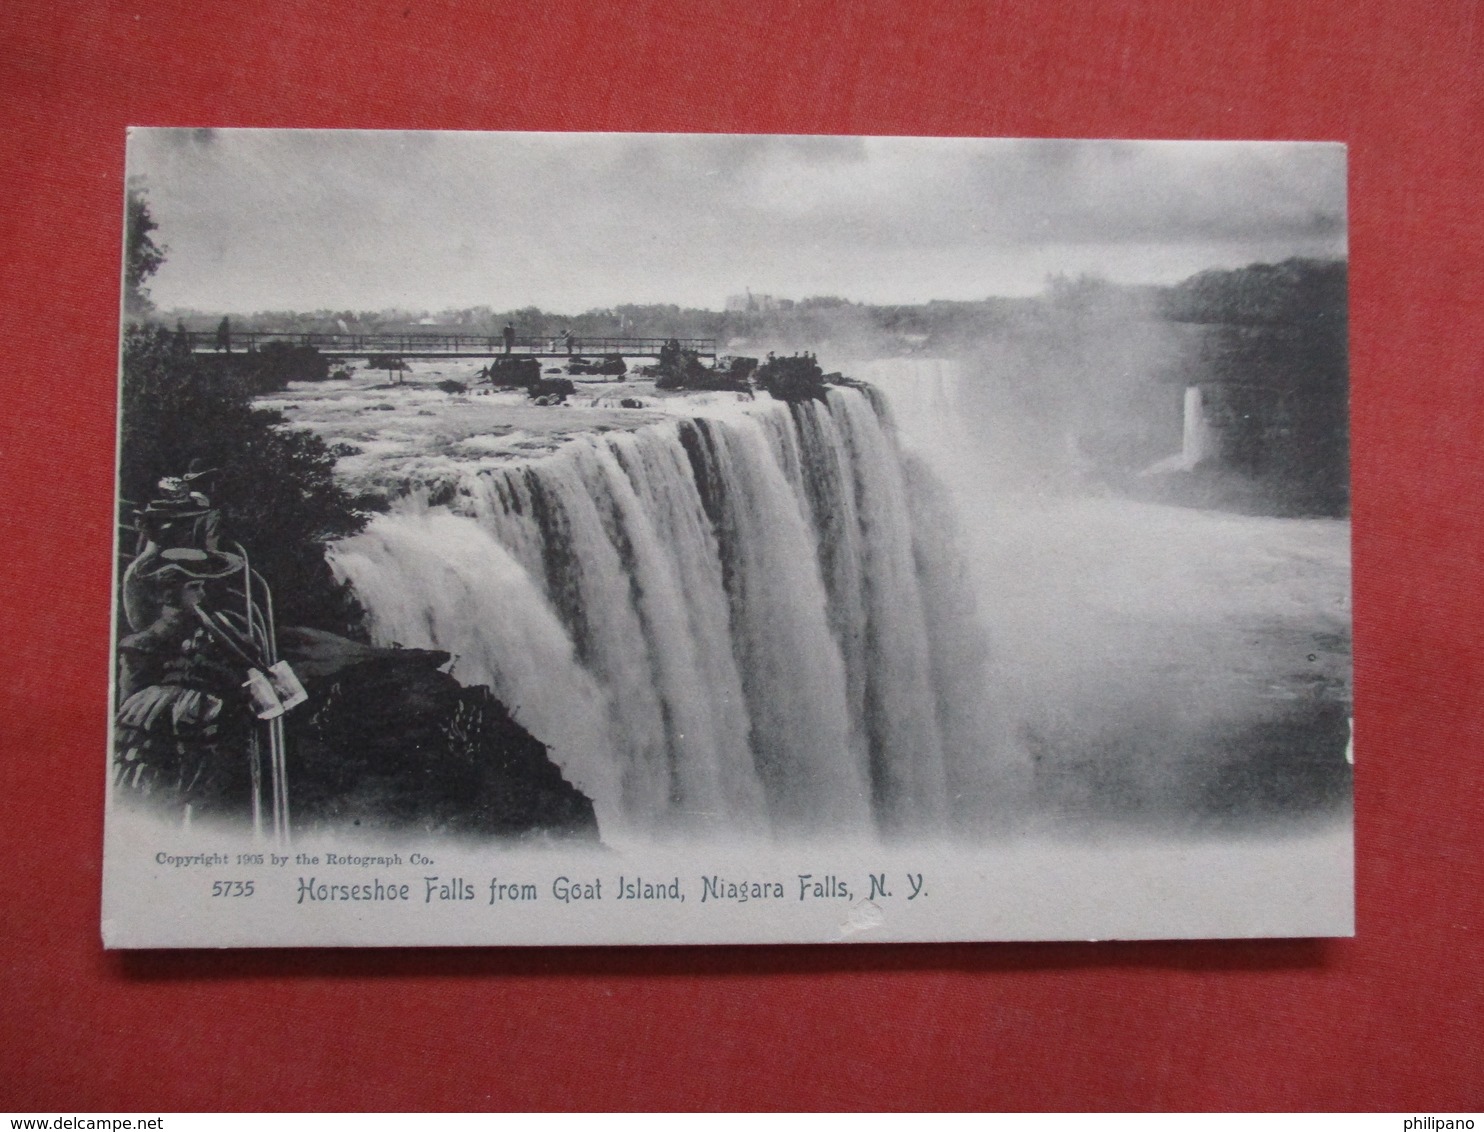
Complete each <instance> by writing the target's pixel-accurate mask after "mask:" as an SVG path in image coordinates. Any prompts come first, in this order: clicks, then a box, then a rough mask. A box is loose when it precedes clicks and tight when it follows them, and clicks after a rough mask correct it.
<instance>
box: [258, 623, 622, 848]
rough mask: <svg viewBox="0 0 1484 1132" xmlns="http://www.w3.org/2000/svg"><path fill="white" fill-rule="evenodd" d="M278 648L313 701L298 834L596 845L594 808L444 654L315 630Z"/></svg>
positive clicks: (307, 714) (296, 721)
mask: <svg viewBox="0 0 1484 1132" xmlns="http://www.w3.org/2000/svg"><path fill="white" fill-rule="evenodd" d="M281 646H282V652H283V655H284V656H286V657H287V658H288V659H289V660H290V662H291V663H292V664H293V666H294V669H295V671H296V672H298V673H299V674H300V677H301V678H302V679H303V681H304V683H305V685H306V687H307V688H308V689H309V692H310V703H309V704H307V705H305V707H304V708H303V709H301V710H300V712H297V713H295V715H294V716H293V717H291V724H290V731H289V738H290V744H289V746H290V756H289V766H288V777H289V783H290V795H291V798H292V801H293V807H294V811H293V819H294V825H295V827H296V828H300V829H302V828H306V827H309V828H313V827H315V826H326V827H327V826H335V827H340V828H343V827H345V826H348V825H359V826H361V827H364V828H375V829H381V830H391V829H399V828H400V829H408V830H422V831H426V832H436V833H453V834H470V835H483V836H498V837H533V836H555V837H577V838H590V839H596V837H597V822H596V819H595V817H594V815H593V806H592V802H591V801H590V800H589V799H588V798H587V797H586V796H585V795H584V794H582V792H581V791H579V790H577V789H576V788H575V787H573V786H572V785H571V784H570V783H568V782H567V781H566V780H565V779H564V778H563V777H562V774H561V771H560V770H559V769H558V768H557V767H556V765H555V764H554V763H552V762H551V760H550V759H549V758H548V757H547V751H546V747H545V746H544V745H543V744H542V743H541V742H540V741H539V740H537V739H536V738H535V737H534V736H532V735H531V734H530V733H529V732H527V731H526V730H525V729H524V728H523V727H521V725H520V724H519V723H517V722H516V721H515V720H514V719H513V718H512V717H511V715H510V713H509V711H507V710H506V708H505V706H504V705H503V704H501V703H500V701H499V700H497V699H496V698H495V696H494V695H493V694H492V693H491V692H490V690H489V689H488V688H485V687H464V686H463V685H461V684H460V683H459V682H458V681H457V680H455V679H454V678H453V677H452V676H450V675H449V674H448V673H446V672H444V671H442V669H443V666H444V665H446V664H447V663H448V661H449V659H450V658H449V655H448V654H447V653H445V652H437V651H434V650H428V649H377V648H371V647H369V646H366V645H361V644H358V643H356V642H354V641H350V640H347V639H345V638H343V637H336V636H334V635H333V634H330V633H322V632H318V631H315V630H309V629H286V630H284V631H283V633H282V634H281Z"/></svg>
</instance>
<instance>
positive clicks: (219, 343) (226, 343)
mask: <svg viewBox="0 0 1484 1132" xmlns="http://www.w3.org/2000/svg"><path fill="white" fill-rule="evenodd" d="M216 348H217V352H218V353H228V354H230V353H231V352H232V320H231V319H229V318H228V317H227V316H226V315H223V316H222V320H221V322H219V323H217V324H216Z"/></svg>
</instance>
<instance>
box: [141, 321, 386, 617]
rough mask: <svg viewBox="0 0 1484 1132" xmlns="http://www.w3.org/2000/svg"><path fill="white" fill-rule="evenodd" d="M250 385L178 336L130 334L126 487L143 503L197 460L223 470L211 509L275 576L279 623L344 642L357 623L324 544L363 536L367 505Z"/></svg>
mask: <svg viewBox="0 0 1484 1132" xmlns="http://www.w3.org/2000/svg"><path fill="white" fill-rule="evenodd" d="M254 392H255V390H254V388H253V380H252V375H251V374H250V373H248V372H245V371H243V370H239V369H237V368H235V367H228V366H222V365H212V364H202V363H201V362H199V361H198V360H197V359H196V358H194V357H193V356H192V355H191V354H190V353H189V352H188V351H187V350H185V349H184V348H183V346H182V345H181V344H180V343H179V342H178V341H177V340H176V339H175V338H174V336H173V335H171V334H170V333H169V332H168V331H166V330H164V329H162V328H159V327H147V326H131V327H129V328H128V329H127V330H126V331H125V334H124V344H123V383H122V398H123V406H122V417H123V421H122V434H121V437H120V457H119V477H120V480H119V483H120V490H121V492H122V495H123V498H124V499H125V500H128V501H130V502H132V503H134V504H136V505H142V504H143V503H145V502H147V501H148V500H150V499H151V498H153V497H154V495H155V494H156V485H157V484H158V483H159V481H160V479H161V478H162V477H165V476H175V475H180V474H181V473H182V472H183V471H185V469H186V468H187V467H188V466H189V464H190V462H191V461H192V460H193V459H199V460H201V461H202V462H203V464H204V465H205V466H206V467H210V468H215V469H218V472H217V475H216V477H215V487H214V491H213V493H212V502H213V503H214V504H215V505H216V506H218V507H219V508H220V509H221V510H222V514H223V523H224V534H225V536H226V537H228V538H230V539H234V540H236V541H238V542H241V543H242V544H243V545H244V546H245V547H246V548H247V549H248V552H249V553H250V554H251V555H252V558H253V564H254V565H255V566H256V567H257V569H258V570H259V571H260V572H261V573H262V574H263V576H264V577H265V578H267V580H268V583H269V585H270V586H271V587H272V588H273V593H274V598H275V601H276V602H277V607H278V608H277V614H278V621H279V623H280V624H303V625H314V626H319V627H322V628H326V629H332V630H337V631H340V632H346V631H347V630H348V629H351V628H352V627H353V626H355V624H356V623H357V622H358V620H359V617H358V615H357V611H356V610H355V608H354V605H353V603H352V602H351V601H350V599H349V598H348V597H347V596H346V595H345V594H344V593H343V592H342V591H341V589H340V587H339V586H338V585H337V584H336V583H335V581H334V579H333V577H332V576H331V574H330V571H329V568H328V566H327V565H326V564H325V560H324V543H325V542H326V541H327V540H330V539H336V538H344V537H346V536H348V535H352V534H354V533H356V532H357V531H359V530H360V529H361V528H362V527H363V526H364V525H365V523H366V520H367V518H368V514H367V512H368V510H370V509H372V508H373V507H374V504H373V503H372V501H371V500H369V499H360V498H356V497H353V496H351V495H350V494H349V493H348V492H346V491H345V490H344V489H343V488H341V487H340V486H339V485H337V484H336V482H335V478H334V466H335V457H334V455H333V454H331V452H330V451H329V449H328V448H327V447H326V446H325V443H324V441H322V440H321V439H320V438H319V437H317V436H315V435H313V434H312V433H309V432H304V431H300V430H296V429H290V428H285V427H284V425H285V423H286V422H285V418H284V417H283V415H282V414H281V413H277V412H274V411H270V410H265V409H257V408H254V407H253V406H252V400H251V399H252V396H253V394H254Z"/></svg>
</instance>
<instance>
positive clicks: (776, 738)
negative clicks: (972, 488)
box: [332, 389, 1004, 837]
mask: <svg viewBox="0 0 1484 1132" xmlns="http://www.w3.org/2000/svg"><path fill="white" fill-rule="evenodd" d="M703 411H705V412H707V413H708V414H711V415H706V416H700V417H696V418H690V419H676V420H673V421H667V422H663V423H660V424H654V425H649V426H646V427H644V428H641V429H639V430H638V431H634V432H626V431H615V432H610V433H604V434H601V435H599V434H594V435H591V436H587V437H584V438H582V439H580V440H577V441H573V442H571V443H568V444H567V445H565V446H563V447H562V448H560V449H559V450H557V451H556V452H555V453H552V454H549V455H547V456H544V457H540V458H536V459H532V460H530V461H527V462H524V463H517V464H511V465H508V466H504V467H501V468H498V469H496V470H493V471H488V470H486V471H482V472H477V473H476V472H473V471H471V472H469V473H466V474H465V475H464V476H463V478H462V480H461V482H460V483H459V485H458V492H457V502H456V504H455V509H456V510H457V512H458V513H453V512H451V511H449V510H447V509H444V508H434V509H431V510H429V509H428V508H426V507H425V506H423V505H422V504H420V503H418V502H417V501H415V500H407V501H404V505H403V506H402V507H401V508H400V509H398V510H396V511H394V512H393V513H391V514H387V515H383V516H379V517H378V518H377V519H375V520H374V521H373V522H372V524H371V525H370V526H369V527H368V528H367V530H366V531H365V532H364V533H363V534H361V535H358V536H356V537H355V538H352V539H348V540H346V541H345V542H343V543H341V544H340V545H339V546H338V547H337V548H336V550H335V552H334V554H333V556H332V565H333V567H334V569H335V571H336V573H337V575H338V576H339V577H341V578H342V579H344V580H347V581H349V582H350V583H351V584H352V586H353V587H354V589H355V591H356V593H357V596H358V597H359V599H360V600H361V602H362V603H363V605H365V607H366V608H367V610H368V613H369V616H370V623H371V631H372V634H373V636H374V637H375V638H376V640H377V641H378V642H379V643H389V642H391V641H397V642H400V643H401V644H403V645H407V646H417V647H426V648H440V649H445V650H447V651H450V652H453V653H455V654H456V655H457V657H458V660H457V662H456V667H455V673H456V674H457V675H458V676H459V678H460V679H462V680H464V681H465V682H466V683H476V682H477V683H487V684H489V685H490V686H491V687H492V688H493V689H494V690H495V692H496V694H497V695H499V696H500V697H501V699H502V700H505V701H506V702H507V703H508V704H510V706H511V708H512V710H513V712H514V714H515V715H516V717H517V718H518V719H519V720H520V722H521V723H522V724H524V725H525V726H526V728H527V729H528V730H530V731H531V732H532V734H534V735H536V737H537V738H539V739H541V740H542V741H543V742H544V743H546V744H548V746H549V747H550V749H551V754H552V758H553V759H554V760H555V761H556V762H557V764H558V765H559V766H560V767H561V768H562V769H563V771H564V773H566V775H567V777H568V778H569V779H571V780H572V781H573V783H574V784H575V785H577V786H579V787H580V788H581V789H583V790H584V791H585V792H587V793H588V794H589V795H590V796H591V797H592V798H593V800H594V803H595V805H596V808H597V812H598V817H599V822H600V825H601V826H602V828H603V833H604V836H605V837H613V836H623V835H626V834H641V835H650V836H656V835H668V834H679V835H684V834H687V833H707V832H714V831H718V830H720V831H726V832H728V833H731V834H735V835H738V836H744V837H745V836H749V835H756V836H773V837H796V836H811V835H812V836H819V835H852V836H862V835H872V834H884V835H888V836H895V835H915V836H924V835H933V834H937V833H941V832H945V831H946V830H947V828H948V827H949V825H950V824H951V823H954V822H956V821H958V822H962V821H965V820H968V821H973V822H976V823H977V821H979V820H980V818H981V816H982V815H983V814H984V813H987V812H989V811H990V810H993V809H994V808H995V805H994V802H995V801H996V800H995V799H993V798H986V797H984V796H983V795H984V793H985V791H991V792H992V791H994V790H996V789H998V788H999V786H1000V785H1001V784H1002V783H1003V781H1004V776H1003V775H997V774H996V773H995V768H994V767H993V766H992V765H990V764H993V763H994V762H995V760H997V759H998V758H999V757H1000V756H999V755H998V754H997V751H998V750H999V748H998V746H997V745H996V744H994V743H993V742H991V741H990V740H989V738H988V734H987V730H986V729H985V728H986V725H985V721H984V718H983V717H984V711H983V706H982V699H983V694H984V693H985V691H986V684H987V680H988V676H987V669H986V667H985V649H984V644H983V638H982V636H981V635H979V633H978V619H977V616H976V615H975V611H974V609H973V603H972V600H971V599H970V598H969V597H968V596H967V595H966V591H965V590H964V589H963V587H962V586H961V585H960V584H959V582H958V581H957V579H958V578H959V575H960V574H961V568H960V565H959V563H957V562H956V561H954V560H953V554H954V550H953V547H952V540H951V539H948V538H945V537H943V532H942V531H941V530H939V529H937V528H938V527H939V526H940V525H941V524H942V523H943V522H944V521H945V514H944V512H942V511H935V510H933V509H932V507H931V506H929V503H930V501H926V500H923V499H921V498H918V496H921V495H922V494H923V492H922V490H921V489H922V488H923V485H921V484H919V483H918V482H917V481H918V480H920V478H921V477H920V476H919V475H912V474H908V473H907V472H906V471H905V470H904V466H903V463H902V461H901V459H900V456H899V453H898V451H897V448H896V444H895V442H894V440H893V439H892V438H891V436H890V435H889V434H888V432H887V431H886V430H885V429H883V427H882V422H881V420H880V419H879V417H878V413H877V410H876V409H875V408H873V406H872V404H871V402H870V400H869V399H868V398H867V397H866V396H865V395H863V394H862V393H861V392H859V391H857V390H853V389H833V390H831V391H830V393H829V400H828V404H819V403H817V402H806V403H803V404H799V405H794V406H789V405H785V404H782V403H779V402H771V401H770V402H759V403H757V404H755V405H751V406H748V407H746V408H745V409H742V408H739V409H736V410H734V411H732V412H725V411H723V410H715V412H714V413H713V411H712V410H711V409H709V408H708V409H705V410H703ZM924 520H926V521H927V522H929V523H930V524H931V525H932V527H933V529H931V530H929V529H922V525H923V521H924ZM981 731H983V732H984V733H977V732H981ZM979 764H984V765H979Z"/></svg>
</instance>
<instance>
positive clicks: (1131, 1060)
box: [0, 0, 1484, 1111]
mask: <svg viewBox="0 0 1484 1132" xmlns="http://www.w3.org/2000/svg"><path fill="white" fill-rule="evenodd" d="M496 12H498V14H496ZM4 25H5V31H4V38H3V40H0V90H3V91H4V101H3V107H4V119H3V121H0V154H3V171H4V183H5V185H6V186H7V200H6V202H5V206H4V208H3V210H0V224H3V248H4V266H3V267H0V287H3V290H0V311H3V312H4V317H5V320H6V332H5V335H4V338H3V341H4V342H5V344H6V347H7V349H6V351H5V365H4V371H5V372H4V375H3V381H4V394H3V407H4V411H3V413H0V453H3V460H4V467H5V472H4V477H5V478H4V483H5V485H6V487H7V493H6V495H7V497H6V503H5V506H4V507H3V508H0V525H3V541H0V546H3V554H0V570H3V572H4V579H3V594H4V597H3V609H0V617H3V625H0V642H3V652H0V655H3V661H0V664H3V679H0V688H3V692H0V695H3V702H0V736H3V748H4V749H3V760H0V924H3V931H0V945H3V949H4V951H3V969H0V1108H7V1107H10V1108H14V1107H19V1108H25V1109H42V1110H62V1111H66V1110H104V1109H123V1110H129V1109H137V1110H150V1109H173V1108H182V1109H197V1108H200V1109H218V1108H279V1107H291V1108H360V1107H374V1108H404V1107H408V1108H422V1107H428V1108H444V1107H476V1108H478V1107H487V1106H488V1107H497V1108H499V1107H548V1106H560V1107H597V1106H604V1107H610V1106H611V1107H645V1108H647V1107H682V1108H689V1107H710V1106H723V1107H742V1108H750V1107H755V1106H756V1107H775V1106H805V1107H816V1106H830V1107H834V1106H843V1107H857V1106H873V1107H890V1108H895V1107H924V1106H926V1107H938V1106H955V1107H987V1108H1009V1109H1018V1108H1033V1109H1041V1108H1105V1107H1116V1108H1206V1107H1212V1108H1228V1107H1240V1108H1269V1107H1277V1108H1310V1107H1315V1108H1341V1109H1344V1108H1381V1109H1400V1110H1418V1111H1444V1110H1449V1109H1458V1108H1469V1107H1472V1108H1474V1109H1476V1110H1477V1109H1479V1108H1480V1107H1481V1106H1484V1036H1481V1023H1480V1015H1481V1013H1484V995H1481V989H1480V988H1481V980H1484V915H1481V906H1484V895H1481V894H1484V852H1481V849H1484V804H1481V803H1484V785H1481V783H1484V775H1481V773H1480V771H1481V766H1484V763H1481V758H1480V752H1479V750H1478V741H1479V737H1480V724H1479V706H1480V677H1481V675H1484V672H1481V657H1484V639H1481V636H1480V634H1479V633H1478V632H1477V631H1476V625H1477V623H1478V621H1479V619H1480V616H1481V614H1484V598H1481V595H1480V591H1479V585H1478V582H1479V577H1480V574H1479V569H1478V564H1479V561H1480V552H1481V550H1484V538H1481V536H1484V523H1481V518H1484V516H1481V508H1484V502H1481V501H1484V495H1481V491H1480V489H1481V486H1484V482H1481V481H1484V459H1481V456H1480V453H1479V442H1480V438H1481V437H1484V431H1481V425H1484V420H1481V416H1484V397H1481V396H1480V386H1479V380H1480V378H1481V376H1484V374H1481V372H1480V367H1481V356H1484V351H1481V344H1484V282H1481V263H1484V256H1481V250H1484V249H1481V225H1480V219H1479V208H1480V203H1481V202H1480V189H1481V185H1484V178H1481V172H1484V169H1481V164H1484V163H1481V157H1480V154H1481V152H1484V146H1481V138H1480V133H1481V127H1484V99H1481V75H1484V12H1481V11H1480V8H1479V5H1478V4H1477V3H1476V2H1475V0H1448V2H1438V3H1431V4H1419V3H1416V2H1415V0H1343V2H1342V0H1265V2H1264V0H1231V2H1227V3H1222V4H1219V5H1216V4H1213V5H1210V6H1209V7H1205V6H1202V5H1198V4H1189V3H1182V2H1179V0H1172V2H1169V3H1136V2H1122V3H1077V4H1073V3H1061V4H1052V3H1044V4H1029V3H1027V4H1014V3H1008V2H986V3H977V4H971V3H951V2H941V3H918V2H911V0H898V2H895V3H812V4H811V3H787V2H775V0H749V2H746V3H727V4H711V3H696V4H689V3H680V2H676V0H652V2H648V3H625V4H615V5H610V6H603V7H602V8H601V9H599V8H598V7H597V6H596V5H592V6H589V5H585V4H568V3H563V2H557V0H545V2H540V3H526V2H521V3H510V2H505V3H502V4H500V5H498V8H497V6H496V5H493V4H491V5H479V4H473V3H466V4H460V3H451V2H447V0H398V2H397V3H390V4H389V3H381V2H364V3H358V4H351V5H334V6H331V5H324V4H318V3H311V2H308V0H305V2H301V3H292V2H284V3H276V4H252V3H237V4H231V5H227V4H198V3H188V2H178V3H170V2H163V0H162V2H155V0H141V2H139V3H135V4H124V3H105V2H94V3H82V4H73V5H67V4H59V3H43V2H41V0H11V2H10V3H9V4H8V5H7V6H6V10H5V18H4ZM129 124H140V125H223V126H225V125H240V126H374V127H419V128H422V127H430V128H431V127H441V128H449V127H457V128H467V129H541V130H570V129H598V130H682V131H707V130H722V131H761V132H775V131H777V132H796V133H901V134H916V133H927V134H980V135H1028V136H1043V135H1044V136H1057V135H1062V136H1094V137H1096V136H1118V137H1170V138H1183V137H1192V138H1206V137H1242V138H1311V139H1339V140H1343V141H1347V142H1349V143H1350V145H1351V150H1350V155H1351V158H1350V159H1351V185H1352V211H1351V246H1352V273H1351V279H1352V283H1353V288H1354V292H1353V306H1352V330H1353V355H1352V356H1353V371H1352V372H1353V390H1354V439H1355V461H1354V481H1355V564H1356V573H1355V586H1356V622H1355V645H1356V659H1357V670H1356V693H1357V698H1358V701H1359V705H1358V711H1359V715H1358V720H1357V732H1358V735H1359V739H1358V745H1359V768H1358V773H1357V781H1358V787H1357V790H1358V799H1357V803H1358V804H1357V811H1358V815H1357V825H1358V839H1359V855H1358V858H1359V859H1358V902H1359V937H1358V938H1357V939H1356V940H1354V941H1334V942H1313V941H1287V942H1285V941H1272V942H1258V943H1221V942H1202V943H1181V944H1159V945H1101V946H1092V945H1077V944H1066V945H1053V946H1003V945H984V946H954V947H946V946H945V947H873V946H862V947H855V948H830V949H822V948H821V949H805V948H752V949H748V948H720V949H712V950H704V949H681V950H647V951H646V950H637V949H627V950H612V951H603V950H581V949H572V950H552V951H536V950H529V951H519V950H517V951H499V950H467V951H441V952H434V951H425V952H392V951H386V952H365V953H349V952H286V953H272V952H248V953H220V954H218V953H204V952H197V953H175V954H169V953H159V954H133V955H123V954H105V953H104V952H103V951H102V950H101V948H100V945H99V941H98V907H99V903H98V902H99V867H100V866H99V857H100V845H101V806H102V798H103V773H102V769H103V768H102V752H103V749H104V729H105V714H106V703H105V688H106V684H107V673H108V659H107V637H108V592H109V546H110V526H109V524H110V512H111V507H110V498H111V493H112V485H113V471H112V468H113V442H114V392H113V385H114V374H115V366H116V349H117V329H118V327H117V302H118V277H119V246H120V231H119V229H120V212H121V203H120V202H121V190H122V160H123V143H124V127H125V126H126V125H129Z"/></svg>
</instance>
